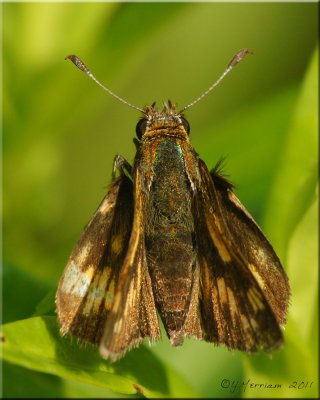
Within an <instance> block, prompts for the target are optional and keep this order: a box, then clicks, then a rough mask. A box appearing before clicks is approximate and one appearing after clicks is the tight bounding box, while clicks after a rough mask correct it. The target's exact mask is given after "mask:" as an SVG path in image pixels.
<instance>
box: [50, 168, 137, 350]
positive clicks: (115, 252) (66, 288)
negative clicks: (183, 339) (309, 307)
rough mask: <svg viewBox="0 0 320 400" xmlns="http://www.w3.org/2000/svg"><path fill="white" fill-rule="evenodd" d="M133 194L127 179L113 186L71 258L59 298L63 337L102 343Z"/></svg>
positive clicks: (127, 235)
mask: <svg viewBox="0 0 320 400" xmlns="http://www.w3.org/2000/svg"><path fill="white" fill-rule="evenodd" d="M132 191H133V185H132V182H131V180H130V179H129V178H127V177H126V176H125V175H122V176H120V177H119V178H117V179H116V180H115V181H114V182H113V183H112V185H111V187H110V189H109V191H108V193H107V195H106V196H105V198H104V199H103V201H102V202H101V204H100V206H99V208H98V209H97V211H96V213H95V214H94V216H93V218H92V219H91V221H90V222H89V224H88V225H87V226H86V228H85V230H84V232H83V234H82V236H81V238H80V240H79V242H78V243H77V245H76V247H75V249H74V250H73V252H72V254H71V256H70V258H69V261H68V263H67V266H66V268H65V270H64V273H63V275H62V277H61V279H60V282H59V286H58V290H57V294H56V306H57V313H58V320H59V323H60V326H61V332H62V334H66V333H68V334H72V335H74V336H76V337H78V338H79V339H80V341H83V342H89V343H99V342H100V339H101V336H102V332H103V328H104V325H105V322H106V319H107V316H108V314H109V313H110V309H111V306H112V303H113V300H114V294H115V287H116V285H117V282H118V277H119V271H120V268H121V266H122V264H123V260H124V258H125V255H126V253H127V249H128V243H129V238H130V232H131V228H132V219H133V195H132Z"/></svg>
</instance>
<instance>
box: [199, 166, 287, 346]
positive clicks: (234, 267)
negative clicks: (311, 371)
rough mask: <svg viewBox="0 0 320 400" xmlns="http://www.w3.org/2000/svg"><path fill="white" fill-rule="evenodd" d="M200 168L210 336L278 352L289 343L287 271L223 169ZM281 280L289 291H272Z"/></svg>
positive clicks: (204, 305)
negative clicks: (284, 331) (283, 329)
mask: <svg viewBox="0 0 320 400" xmlns="http://www.w3.org/2000/svg"><path fill="white" fill-rule="evenodd" d="M199 169H200V174H201V180H202V184H201V185H200V188H199V193H198V194H197V196H196V198H195V219H196V221H198V226H197V231H196V237H197V243H198V247H199V263H200V269H201V285H202V288H201V289H202V298H201V313H202V324H203V329H204V331H205V333H204V336H205V339H206V340H208V341H213V342H216V343H221V344H225V345H226V346H227V347H229V348H233V349H239V350H245V351H250V352H251V351H257V350H259V349H263V350H272V349H273V348H276V347H278V346H279V345H280V344H281V343H282V341H283V337H282V332H281V328H280V326H279V323H280V322H282V321H283V320H284V318H285V314H286V309H287V304H288V298H289V289H288V283H287V278H286V275H285V273H284V271H283V269H282V267H281V264H280V262H279V259H278V257H277V256H276V254H275V252H274V250H273V249H272V247H271V245H270V244H269V243H268V241H267V240H266V239H265V237H264V236H263V234H262V232H261V231H260V230H259V228H257V225H256V224H255V223H254V221H253V220H252V218H251V217H250V216H249V214H248V213H247V212H246V211H245V210H244V208H243V206H241V204H240V202H239V203H236V202H235V200H234V197H233V196H234V195H233V193H232V186H231V185H230V184H228V183H227V181H226V180H224V178H222V177H221V176H220V175H218V174H217V173H213V177H211V176H210V173H209V171H208V170H207V167H206V166H205V164H204V163H203V162H202V161H199ZM234 208H238V210H235V209H234ZM262 254H263V256H261V255H262ZM261 271H262V272H261ZM268 274H270V275H271V276H268ZM267 276H268V278H267ZM278 279H281V282H277V283H275V284H276V286H277V287H278V288H279V287H281V288H282V289H283V290H284V291H285V293H276V289H272V283H273V282H274V281H275V280H278ZM271 293H272V294H271ZM279 309H281V310H282V311H279Z"/></svg>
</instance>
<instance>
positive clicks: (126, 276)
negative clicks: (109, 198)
mask: <svg viewBox="0 0 320 400" xmlns="http://www.w3.org/2000/svg"><path fill="white" fill-rule="evenodd" d="M134 182H135V183H134V190H135V193H134V200H135V206H134V220H133V226H132V231H131V236H130V242H129V246H128V251H127V254H126V257H125V260H124V262H123V266H122V268H121V270H120V274H119V282H118V285H117V288H116V293H115V299H114V303H113V306H112V310H111V313H110V316H109V317H108V319H107V322H106V325H105V329H104V334H103V337H102V340H101V343H100V353H101V355H102V356H103V357H104V358H109V359H111V360H112V361H115V360H117V359H119V358H121V357H123V355H124V354H125V353H126V352H127V351H128V350H130V349H131V348H132V347H136V346H138V344H139V343H140V342H141V341H142V340H143V338H144V337H146V336H148V337H149V338H150V339H151V340H152V341H155V340H157V339H159V338H160V337H161V333H160V328H159V323H158V318H157V313H156V308H155V303H154V298H153V293H152V286H151V281H150V276H149V273H148V269H147V261H146V253H145V244H144V233H143V215H144V213H143V204H144V202H143V192H142V191H141V182H140V174H139V170H138V169H137V170H136V173H135V179H134Z"/></svg>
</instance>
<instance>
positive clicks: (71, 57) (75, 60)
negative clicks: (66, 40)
mask: <svg viewBox="0 0 320 400" xmlns="http://www.w3.org/2000/svg"><path fill="white" fill-rule="evenodd" d="M65 60H71V61H72V62H73V64H74V65H75V66H77V67H78V68H79V69H80V70H81V71H82V72H84V73H85V74H86V75H88V77H89V78H91V79H92V80H94V81H95V82H96V84H97V85H99V86H100V87H101V88H102V89H103V90H104V91H105V92H108V93H109V94H110V95H111V96H113V97H115V98H116V99H117V100H119V101H121V103H124V104H126V105H127V106H129V107H131V108H134V109H135V110H138V111H141V112H142V113H143V114H145V110H143V109H142V108H140V107H136V106H134V105H133V104H131V103H129V102H128V101H126V100H124V99H122V98H121V97H120V96H118V95H116V94H115V93H113V92H112V91H111V90H110V89H108V88H107V87H105V86H104V85H103V84H102V83H100V82H99V81H98V79H97V78H96V77H95V76H94V75H93V74H92V72H91V71H90V70H89V68H88V67H87V66H86V65H85V63H84V62H83V61H82V60H81V59H80V58H79V57H77V56H76V55H74V54H70V55H69V56H67V57H66V58H65Z"/></svg>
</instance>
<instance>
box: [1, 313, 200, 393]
mask: <svg viewBox="0 0 320 400" xmlns="http://www.w3.org/2000/svg"><path fill="white" fill-rule="evenodd" d="M1 347H2V350H3V358H4V360H6V361H8V362H10V363H13V364H17V365H20V366H23V367H25V368H29V369H34V370H36V371H40V372H46V373H50V374H54V375H57V376H60V377H62V378H65V379H70V380H75V381H80V382H82V383H87V384H91V385H97V386H100V387H102V388H106V389H108V390H111V391H114V392H118V393H123V394H134V393H141V394H143V395H144V396H147V397H177V396H180V397H187V396H195V393H194V391H193V390H192V389H191V387H190V386H189V385H188V384H187V383H186V382H185V381H184V380H183V379H182V378H181V377H180V376H179V375H178V374H177V373H176V372H175V371H174V370H173V369H171V368H170V367H165V366H163V365H162V364H161V362H159V360H158V359H157V358H156V357H155V356H154V355H153V354H152V352H151V351H150V350H148V349H146V348H145V347H144V346H141V347H140V348H139V349H135V350H132V351H131V352H130V353H129V354H128V355H127V356H126V357H125V358H124V359H123V360H121V361H120V362H117V363H114V364H111V363H108V362H106V361H104V360H103V359H102V358H101V357H100V355H99V353H98V351H97V349H96V348H95V347H93V346H87V347H86V348H83V347H80V346H79V344H77V343H76V342H75V341H72V340H70V339H69V338H63V337H61V336H60V334H59V330H58V326H57V323H56V318H55V317H35V318H30V319H27V320H22V321H18V322H14V323H10V324H6V325H4V326H3V341H2V345H1Z"/></svg>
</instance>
